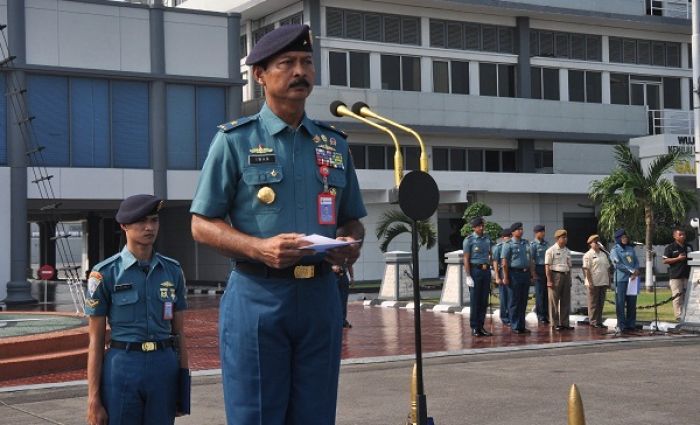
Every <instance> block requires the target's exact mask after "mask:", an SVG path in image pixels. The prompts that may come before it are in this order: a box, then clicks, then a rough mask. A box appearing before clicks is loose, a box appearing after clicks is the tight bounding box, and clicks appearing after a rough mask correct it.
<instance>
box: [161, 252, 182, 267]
mask: <svg viewBox="0 0 700 425" xmlns="http://www.w3.org/2000/svg"><path fill="white" fill-rule="evenodd" d="M156 255H157V256H158V258H160V259H161V260H165V261H168V262H170V263H173V264H175V265H176V266H178V267H180V262H179V261H177V260H176V259H174V258H170V257H166V256H165V255H163V254H159V253H157V252H156Z"/></svg>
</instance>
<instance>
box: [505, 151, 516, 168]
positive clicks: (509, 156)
mask: <svg viewBox="0 0 700 425" xmlns="http://www.w3.org/2000/svg"><path fill="white" fill-rule="evenodd" d="M501 171H503V172H504V173H515V172H516V171H517V170H516V167H515V151H501Z"/></svg>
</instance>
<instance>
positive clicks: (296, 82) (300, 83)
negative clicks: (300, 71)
mask: <svg viewBox="0 0 700 425" xmlns="http://www.w3.org/2000/svg"><path fill="white" fill-rule="evenodd" d="M295 87H306V88H309V87H311V84H309V82H308V81H306V80H305V79H303V78H299V79H297V80H294V81H292V82H291V84H289V88H290V89H293V88H295Z"/></svg>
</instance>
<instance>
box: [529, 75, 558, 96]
mask: <svg viewBox="0 0 700 425" xmlns="http://www.w3.org/2000/svg"><path fill="white" fill-rule="evenodd" d="M530 80H531V81H530V83H531V89H532V98H533V99H546V100H559V70H558V69H554V68H539V67H532V70H531V72H530Z"/></svg>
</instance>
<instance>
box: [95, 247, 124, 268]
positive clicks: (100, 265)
mask: <svg viewBox="0 0 700 425" xmlns="http://www.w3.org/2000/svg"><path fill="white" fill-rule="evenodd" d="M119 257H121V253H120V252H118V253H116V254H114V255H112V256H111V257H109V258H107V259H105V260H102V261H100V262H99V263H97V264H96V265H95V267H93V268H92V270H93V271H96V272H99V271H100V270H102V269H104V268H105V267H106V266H108V265H110V264H112V263H113V262H115V261H116V260H117V259H118V258H119Z"/></svg>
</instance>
